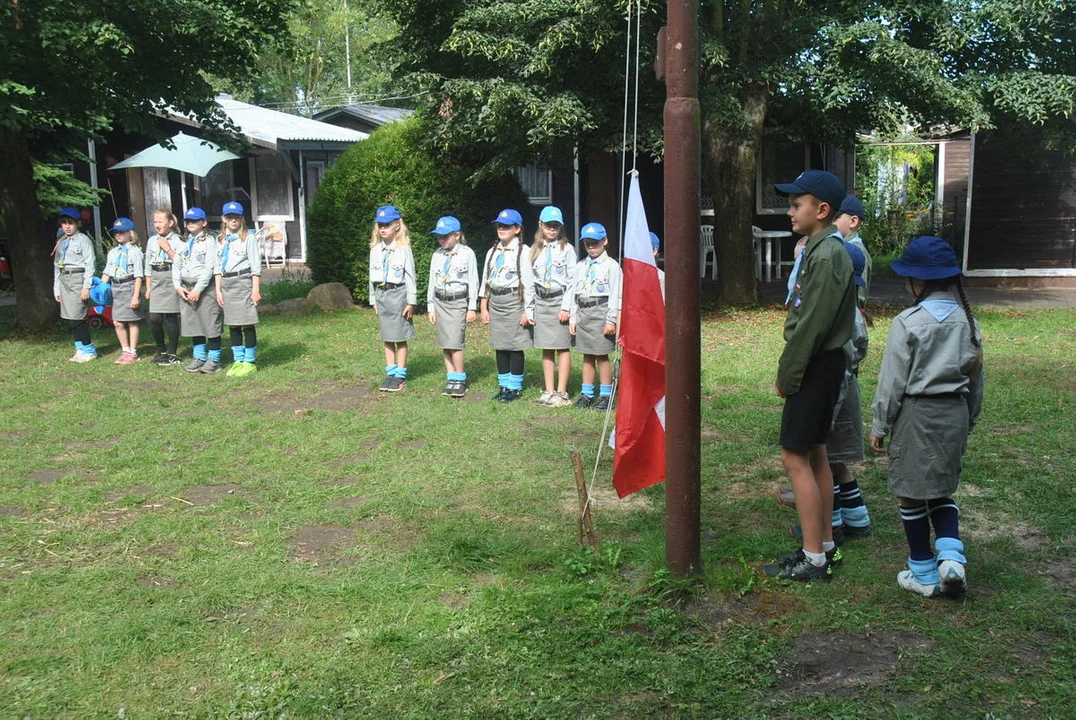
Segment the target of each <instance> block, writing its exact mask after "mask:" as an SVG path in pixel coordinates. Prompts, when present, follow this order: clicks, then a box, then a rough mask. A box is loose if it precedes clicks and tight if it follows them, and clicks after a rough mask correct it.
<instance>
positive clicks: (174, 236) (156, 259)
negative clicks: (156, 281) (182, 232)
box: [145, 233, 183, 272]
mask: <svg viewBox="0 0 1076 720" xmlns="http://www.w3.org/2000/svg"><path fill="white" fill-rule="evenodd" d="M159 237H160V235H153V237H151V238H150V239H149V241H148V242H147V243H146V253H145V257H146V267H147V268H148V269H149V270H150V271H151V272H163V271H160V270H153V266H154V265H162V264H163V265H169V266H170V265H171V264H172V259H171V258H169V257H168V253H166V252H165V251H164V250H162V249H161V246H160V245H158V244H157V238H159ZM168 244H169V245H170V246H171V248H172V252H175V253H178V252H180V251H181V250H182V249H183V240H182V238H180V237H179V234H178V233H168Z"/></svg>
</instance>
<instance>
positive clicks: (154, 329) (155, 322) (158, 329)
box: [149, 312, 235, 355]
mask: <svg viewBox="0 0 1076 720" xmlns="http://www.w3.org/2000/svg"><path fill="white" fill-rule="evenodd" d="M149 333H150V335H152V336H153V342H154V344H155V345H156V346H157V354H158V355H164V354H165V347H164V316H163V315H161V314H160V313H155V312H151V313H150V314H149ZM232 345H235V343H232Z"/></svg>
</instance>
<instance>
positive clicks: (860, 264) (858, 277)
mask: <svg viewBox="0 0 1076 720" xmlns="http://www.w3.org/2000/svg"><path fill="white" fill-rule="evenodd" d="M844 250H845V252H847V253H848V257H850V258H851V259H852V272H853V273H854V276H855V281H856V285H859V286H860V287H864V286H866V284H867V281H866V280H864V279H863V271H864V270H865V269H866V267H867V256H866V255H864V254H863V251H862V250H860V249H859V247H857V246H856V245H853V244H852V243H849V242H846V243H844Z"/></svg>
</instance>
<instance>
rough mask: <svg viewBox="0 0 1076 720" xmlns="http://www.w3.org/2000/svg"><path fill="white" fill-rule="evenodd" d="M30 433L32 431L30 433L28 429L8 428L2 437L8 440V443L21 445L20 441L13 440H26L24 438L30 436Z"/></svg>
mask: <svg viewBox="0 0 1076 720" xmlns="http://www.w3.org/2000/svg"><path fill="white" fill-rule="evenodd" d="M32 434H33V433H32V432H30V431H29V430H8V431H7V432H6V433H5V434H4V438H5V439H6V440H7V442H8V443H9V444H14V445H21V444H22V443H21V442H20V443H17V442H15V441H16V440H26V439H28V438H29V437H30V436H31V435H32Z"/></svg>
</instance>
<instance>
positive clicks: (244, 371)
mask: <svg viewBox="0 0 1076 720" xmlns="http://www.w3.org/2000/svg"><path fill="white" fill-rule="evenodd" d="M256 372H258V366H257V365H255V364H254V363H249V362H245V363H243V364H242V365H241V366H240V367H239V369H238V370H236V371H235V375H234V376H233V377H246V376H247V375H253V374H254V373H256Z"/></svg>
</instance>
